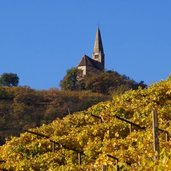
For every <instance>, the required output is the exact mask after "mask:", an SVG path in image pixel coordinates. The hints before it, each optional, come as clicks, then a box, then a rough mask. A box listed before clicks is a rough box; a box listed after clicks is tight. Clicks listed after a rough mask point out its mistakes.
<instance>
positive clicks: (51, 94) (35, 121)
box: [0, 86, 108, 144]
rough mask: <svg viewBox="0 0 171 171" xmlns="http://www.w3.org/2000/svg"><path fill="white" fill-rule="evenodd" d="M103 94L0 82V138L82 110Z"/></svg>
mask: <svg viewBox="0 0 171 171" xmlns="http://www.w3.org/2000/svg"><path fill="white" fill-rule="evenodd" d="M107 99H108V97H107V96H104V95H101V94H98V93H92V92H88V91H81V92H74V91H72V92H71V91H60V90H57V89H50V90H44V91H37V90H33V89H31V88H29V87H7V86H0V137H1V138H0V141H1V144H2V141H3V140H2V139H3V138H4V137H8V136H10V135H18V134H19V133H20V132H22V131H24V130H26V129H28V128H32V127H36V126H40V125H42V124H44V123H50V122H51V121H53V120H54V119H55V118H57V117H59V118H62V117H63V116H65V115H67V114H69V113H73V112H76V111H80V110H84V109H86V108H88V107H90V106H92V105H93V104H96V103H98V102H100V101H106V100H107ZM2 137H3V138H2Z"/></svg>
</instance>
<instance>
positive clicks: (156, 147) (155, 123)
mask: <svg viewBox="0 0 171 171" xmlns="http://www.w3.org/2000/svg"><path fill="white" fill-rule="evenodd" d="M152 118H153V144H154V152H155V156H154V160H156V159H158V158H159V137H158V116H157V112H156V110H153V112H152Z"/></svg>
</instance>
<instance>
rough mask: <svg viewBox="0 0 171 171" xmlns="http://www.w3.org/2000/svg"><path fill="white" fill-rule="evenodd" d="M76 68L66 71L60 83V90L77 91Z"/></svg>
mask: <svg viewBox="0 0 171 171" xmlns="http://www.w3.org/2000/svg"><path fill="white" fill-rule="evenodd" d="M77 73H78V69H77V68H71V69H69V70H68V71H67V74H66V76H65V77H64V79H63V80H62V81H61V82H60V86H61V88H62V90H76V89H77V82H78V81H77Z"/></svg>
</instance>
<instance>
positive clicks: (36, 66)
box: [0, 0, 171, 89]
mask: <svg viewBox="0 0 171 171" xmlns="http://www.w3.org/2000/svg"><path fill="white" fill-rule="evenodd" d="M98 25H99V26H100V29H101V34H102V39H103V45H104V50H105V55H106V69H108V70H109V69H112V70H116V71H118V72H119V73H121V74H125V75H127V76H129V77H130V78H133V79H134V80H136V81H141V80H143V81H145V83H147V84H151V83H154V82H156V81H159V80H161V79H165V78H167V77H168V76H169V74H171V1H170V0H164V1H163V0H85V1H83V0H72V1H71V0H28V1H26V0H25V1H23V0H5V1H0V74H1V73H4V72H12V73H17V74H18V76H19V78H20V85H21V86H24V85H27V86H30V87H32V88H34V89H49V88H52V87H59V82H60V80H61V79H62V78H63V77H64V75H65V73H66V70H67V69H69V68H71V67H74V66H76V65H77V64H78V63H79V61H80V59H81V57H82V56H83V55H84V54H87V55H89V56H91V54H92V50H93V45H94V39H95V32H96V29H97V26H98Z"/></svg>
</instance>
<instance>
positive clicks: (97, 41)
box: [93, 27, 104, 53]
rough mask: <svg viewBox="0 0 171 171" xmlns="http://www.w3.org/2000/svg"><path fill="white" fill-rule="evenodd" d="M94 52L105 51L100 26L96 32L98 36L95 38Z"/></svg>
mask: <svg viewBox="0 0 171 171" xmlns="http://www.w3.org/2000/svg"><path fill="white" fill-rule="evenodd" d="M93 52H94V53H99V52H101V53H104V51H103V44H102V38H101V33H100V29H99V27H98V28H97V32H96V38H95V43H94V51H93Z"/></svg>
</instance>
